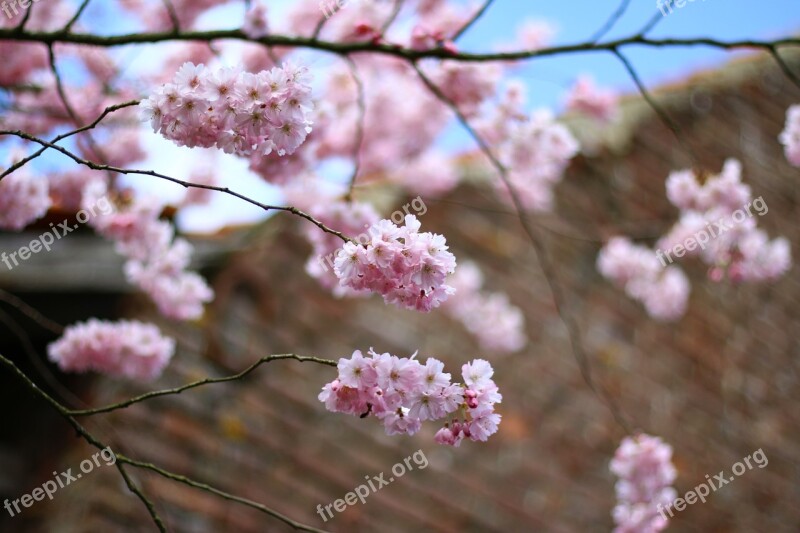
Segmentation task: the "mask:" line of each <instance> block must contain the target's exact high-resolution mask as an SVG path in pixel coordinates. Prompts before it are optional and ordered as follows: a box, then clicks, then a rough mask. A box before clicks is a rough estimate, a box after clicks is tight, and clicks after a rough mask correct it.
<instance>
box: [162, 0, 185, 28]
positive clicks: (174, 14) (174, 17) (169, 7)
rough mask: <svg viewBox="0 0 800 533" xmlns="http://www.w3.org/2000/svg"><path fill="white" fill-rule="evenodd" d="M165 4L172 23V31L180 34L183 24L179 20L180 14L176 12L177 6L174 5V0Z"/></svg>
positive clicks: (165, 0)
mask: <svg viewBox="0 0 800 533" xmlns="http://www.w3.org/2000/svg"><path fill="white" fill-rule="evenodd" d="M163 2H164V9H166V10H167V15H168V16H169V20H170V22H172V30H173V31H174V32H175V33H180V31H181V23H180V21H179V20H178V13H177V11H175V6H174V5H173V4H172V0H163Z"/></svg>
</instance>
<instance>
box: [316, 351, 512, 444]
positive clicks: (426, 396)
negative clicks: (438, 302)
mask: <svg viewBox="0 0 800 533" xmlns="http://www.w3.org/2000/svg"><path fill="white" fill-rule="evenodd" d="M369 355H370V358H366V357H364V356H363V355H362V353H361V352H360V351H359V350H356V351H355V352H353V355H352V356H351V357H350V358H349V359H345V358H342V359H340V360H339V364H338V370H339V373H338V376H337V378H336V379H335V380H333V381H332V382H331V383H328V384H327V385H325V386H324V387H323V388H322V392H321V393H320V394H319V397H318V398H319V400H320V401H321V402H322V403H324V404H325V407H326V408H327V409H328V410H329V411H332V412H337V413H345V414H350V415H354V416H359V417H361V418H367V417H369V416H370V415H373V416H375V417H376V418H378V419H379V420H380V421H381V422H382V423H383V425H384V429H385V430H386V434H387V435H396V434H407V435H413V434H415V433H416V432H417V431H419V429H420V427H421V425H422V422H423V421H425V420H438V419H441V418H445V417H447V416H448V415H450V414H452V413H455V412H456V411H458V410H459V409H461V412H462V413H463V414H464V416H465V419H464V421H463V422H460V421H458V420H457V419H453V420H452V424H450V423H448V424H446V425H445V430H441V431H439V432H438V433H437V435H436V441H437V442H439V443H442V444H449V445H451V446H458V445H459V444H460V442H461V440H462V439H464V438H470V439H472V440H476V441H485V440H486V439H487V438H488V437H489V436H490V435H492V434H494V433H495V432H496V431H497V426H498V424H499V423H500V415H498V414H496V413H494V404H495V403H498V402H500V401H501V400H502V396H501V395H500V394H499V392H498V390H497V386H496V385H495V384H494V382H493V381H492V380H491V376H492V374H493V372H494V371H493V370H492V368H491V365H489V364H488V363H487V362H486V361H482V360H476V361H473V362H472V363H469V364H467V365H464V368H465V372H467V374H466V375H469V381H470V383H472V385H471V386H469V388H467V385H461V384H454V383H450V374H447V373H445V372H444V365H443V364H442V363H441V361H438V360H436V359H433V358H429V359H428V360H427V361H426V362H425V365H424V366H423V365H422V364H420V363H419V362H418V361H417V360H416V359H415V356H411V357H408V358H407V357H403V358H400V357H397V356H395V355H392V354H389V353H382V354H379V353H377V352H375V351H374V350H372V349H370V351H369ZM415 355H416V354H415ZM465 379H466V378H465Z"/></svg>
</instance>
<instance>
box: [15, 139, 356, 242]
mask: <svg viewBox="0 0 800 533" xmlns="http://www.w3.org/2000/svg"><path fill="white" fill-rule="evenodd" d="M2 135H14V136H16V137H20V138H22V139H26V140H28V141H32V142H35V143H38V144H40V145H42V146H44V147H47V148H52V149H53V150H57V151H59V152H61V153H62V154H64V155H66V156H67V157H69V158H70V159H72V160H73V161H75V162H76V163H78V164H81V165H84V166H87V167H89V168H91V169H92V170H104V171H109V172H115V173H117V174H138V175H143V176H153V177H156V178H161V179H163V180H167V181H171V182H172V183H176V184H178V185H181V186H183V187H186V188H187V189H188V188H190V187H194V188H197V189H207V190H209V191H217V192H221V193H224V194H228V195H230V196H234V197H236V198H239V199H240V200H244V201H245V202H247V203H249V204H252V205H255V206H257V207H260V208H261V209H263V210H264V211H286V212H287V213H291V214H293V215H296V216H299V217H300V218H304V219H306V220H307V221H309V222H311V223H312V224H314V225H315V226H317V227H318V228H319V229H321V230H322V231H324V232H325V233H330V234H331V235H335V236H336V237H339V238H340V239H342V241H344V242H348V241H350V240H351V239H350V237H347V236H346V235H344V234H343V233H342V232H340V231H336V230H335V229H333V228H329V227H328V226H326V225H325V224H323V223H322V222H320V221H319V220H317V219H316V218H314V217H313V216H311V215H309V214H308V213H306V212H305V211H301V210H300V209H297V208H296V207H293V206H280V205H269V204H265V203H263V202H259V201H258V200H254V199H253V198H250V197H249V196H247V195H245V194H242V193H240V192H236V191H234V190H233V189H230V188H228V187H218V186H216V185H205V184H201V183H191V182H189V181H184V180H180V179H178V178H173V177H172V176H167V175H166V174H161V173H160V172H155V171H153V170H137V169H130V168H119V167H115V166H111V165H106V164H99V163H94V162H92V161H89V160H87V159H83V158H82V157H80V156H77V155H75V154H73V153H72V152H70V151H69V150H67V149H66V148H64V147H63V146H59V145H57V144H53V143H51V142H48V141H46V140H44V139H40V138H38V137H35V136H33V135H30V134H29V133H25V132H24V131H18V130H15V131H10V130H0V136H2Z"/></svg>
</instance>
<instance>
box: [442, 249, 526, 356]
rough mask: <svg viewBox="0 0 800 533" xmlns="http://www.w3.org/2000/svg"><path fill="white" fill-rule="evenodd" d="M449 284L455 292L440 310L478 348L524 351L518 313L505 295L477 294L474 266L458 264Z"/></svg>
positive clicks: (478, 286)
mask: <svg viewBox="0 0 800 533" xmlns="http://www.w3.org/2000/svg"><path fill="white" fill-rule="evenodd" d="M449 282H450V285H451V286H452V287H453V288H454V289H455V291H456V292H455V294H454V295H453V296H451V297H450V299H448V300H447V302H445V303H444V305H443V306H442V309H443V310H444V311H445V312H447V313H448V314H449V315H450V316H452V317H453V318H455V319H456V320H458V321H460V322H461V323H462V324H464V327H466V328H467V330H468V331H469V332H470V333H472V334H473V335H474V336H475V337H476V338H477V339H478V343H479V344H480V345H481V348H483V349H484V350H487V351H492V352H497V353H513V352H517V351H519V350H521V349H522V348H524V347H525V345H526V344H527V343H528V339H527V338H526V336H525V318H524V316H523V314H522V311H521V310H520V309H519V308H518V307H515V306H514V305H512V304H511V302H510V301H509V299H508V296H507V295H506V294H503V293H500V292H487V291H483V290H481V287H482V286H483V274H482V273H481V271H480V269H479V268H478V266H477V265H476V264H475V263H473V262H471V261H467V262H466V263H462V264H460V265H459V266H458V271H457V272H456V273H455V274H454V275H453V276H452V277H451V278H450V280H449ZM487 324H491V326H488V327H487Z"/></svg>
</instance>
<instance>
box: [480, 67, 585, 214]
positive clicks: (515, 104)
mask: <svg viewBox="0 0 800 533" xmlns="http://www.w3.org/2000/svg"><path fill="white" fill-rule="evenodd" d="M524 103H525V97H524V92H523V89H522V86H521V85H520V84H519V83H511V84H510V85H509V87H508V89H507V90H506V92H505V94H504V95H503V97H502V98H501V100H500V102H499V105H497V106H494V107H493V108H492V113H487V114H485V115H481V116H480V117H479V119H478V120H477V121H476V129H477V131H478V132H479V133H480V134H481V136H482V137H483V138H484V139H485V140H486V141H487V142H488V143H489V145H490V146H491V147H492V149H493V150H494V152H495V154H496V155H497V156H498V158H499V159H500V161H501V162H502V163H503V164H504V165H505V167H506V168H507V169H508V180H509V181H510V182H511V184H512V186H513V187H514V190H515V192H516V193H517V198H518V199H519V201H520V203H521V204H522V206H523V207H524V208H525V209H527V210H531V211H549V210H550V209H552V206H553V187H554V186H555V185H556V184H557V183H558V182H559V181H561V178H562V175H563V172H564V169H565V168H566V167H567V165H568V164H569V162H570V160H571V159H572V158H573V157H574V156H575V155H576V154H577V153H578V149H579V146H578V141H576V140H575V138H574V137H573V136H572V134H570V132H569V130H567V129H566V128H565V127H564V126H563V125H561V124H559V123H557V122H555V119H554V117H553V114H552V113H551V112H550V111H548V110H544V109H540V110H538V111H534V112H533V114H532V115H530V116H529V115H528V114H527V113H526V112H525V110H524ZM495 188H496V190H497V193H498V195H499V196H500V197H501V198H502V199H504V200H505V201H506V202H508V203H512V199H511V196H510V194H509V191H508V187H507V186H506V185H505V183H503V181H502V180H500V179H498V180H496V182H495Z"/></svg>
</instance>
